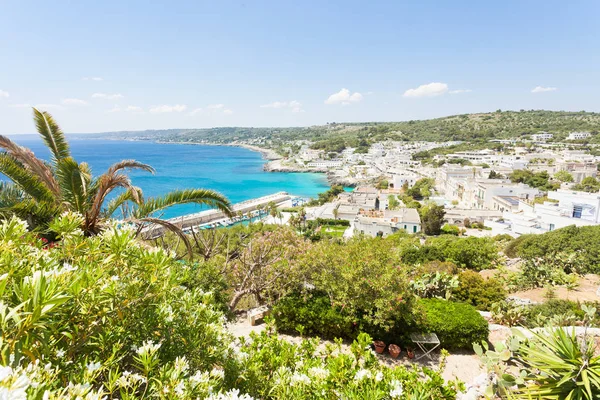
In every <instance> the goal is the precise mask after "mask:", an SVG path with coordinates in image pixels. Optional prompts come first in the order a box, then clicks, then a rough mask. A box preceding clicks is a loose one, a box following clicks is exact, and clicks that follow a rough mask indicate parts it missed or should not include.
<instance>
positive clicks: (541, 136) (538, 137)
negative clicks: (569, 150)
mask: <svg viewBox="0 0 600 400" xmlns="http://www.w3.org/2000/svg"><path fill="white" fill-rule="evenodd" d="M553 137H554V135H553V134H551V133H548V132H540V133H536V134H534V135H531V139H532V140H533V141H535V142H545V141H546V140H550V139H552V138H553Z"/></svg>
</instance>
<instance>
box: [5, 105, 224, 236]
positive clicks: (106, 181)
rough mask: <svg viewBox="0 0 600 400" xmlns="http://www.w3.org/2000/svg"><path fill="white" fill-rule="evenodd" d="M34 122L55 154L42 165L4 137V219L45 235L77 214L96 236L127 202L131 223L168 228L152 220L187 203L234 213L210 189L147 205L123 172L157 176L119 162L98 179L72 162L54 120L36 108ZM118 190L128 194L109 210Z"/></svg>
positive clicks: (171, 195) (181, 193)
mask: <svg viewBox="0 0 600 400" xmlns="http://www.w3.org/2000/svg"><path fill="white" fill-rule="evenodd" d="M33 117H34V121H35V124H36V127H37V131H38V133H39V134H40V136H41V138H42V140H43V142H44V144H45V145H46V146H47V147H48V148H49V150H50V154H51V160H50V162H46V161H44V160H41V159H39V158H37V157H36V156H35V155H34V154H33V152H32V151H31V150H30V149H27V148H25V147H21V146H19V145H17V144H16V143H14V142H13V141H12V140H10V139H9V138H7V137H5V136H0V149H3V150H4V152H1V153H0V173H2V174H4V175H6V176H7V177H8V178H9V179H10V180H11V183H5V184H3V185H2V186H0V216H4V217H6V216H8V215H18V216H20V217H21V218H26V219H27V221H28V222H29V223H30V225H33V226H34V227H38V228H39V229H40V230H44V229H46V228H47V224H48V223H49V222H50V221H51V220H52V218H53V217H55V216H56V215H58V214H60V213H62V212H64V211H74V212H77V213H79V214H81V215H82V216H83V217H84V222H83V226H82V227H81V229H82V230H83V231H84V232H85V233H86V234H87V235H93V234H96V233H98V232H99V231H100V230H101V229H102V224H103V222H104V221H105V220H106V218H107V217H110V215H112V213H113V212H114V211H115V210H116V208H117V207H118V206H119V205H121V204H123V203H124V202H125V201H131V202H132V203H134V204H135V205H136V209H135V212H134V213H133V214H132V215H131V216H130V217H132V218H135V219H138V220H142V221H146V222H151V223H161V224H164V223H163V222H162V221H160V220H158V219H157V218H153V214H154V213H155V212H157V211H159V210H162V209H164V208H167V207H170V206H173V205H177V204H182V203H198V204H204V205H208V206H210V207H215V208H218V209H220V210H221V211H223V212H225V213H226V214H230V213H231V206H230V203H229V201H228V200H227V198H226V197H225V196H223V195H221V194H220V193H218V192H215V191H212V190H207V189H188V190H180V191H174V192H171V193H167V194H166V195H164V196H162V197H159V198H150V199H146V200H144V198H143V194H142V190H141V189H140V188H138V187H136V186H134V185H133V184H132V182H131V180H130V179H129V176H127V175H126V174H125V173H124V172H125V171H126V170H128V169H138V170H143V171H147V172H150V173H154V169H153V168H152V167H151V166H149V165H147V164H143V163H141V162H138V161H135V160H123V161H120V162H117V163H115V164H113V165H112V166H111V167H109V168H108V170H107V171H106V172H105V173H103V174H102V175H100V176H98V177H93V176H92V171H91V168H90V167H89V165H88V164H87V163H85V162H82V163H78V162H77V161H75V159H74V158H73V157H72V156H71V152H70V149H69V144H68V142H67V140H66V138H65V135H64V133H63V132H62V130H61V129H60V127H59V126H58V124H57V123H56V122H55V120H54V119H53V118H52V116H51V115H50V114H49V113H47V112H44V111H39V110H37V109H36V108H34V109H33ZM119 188H121V189H124V190H125V192H124V193H123V194H122V195H120V196H118V197H117V198H116V199H115V201H113V202H111V204H110V205H109V206H108V207H105V202H106V200H107V198H108V196H109V195H110V193H111V192H113V191H114V190H115V189H119ZM174 228H176V227H174V226H170V229H174Z"/></svg>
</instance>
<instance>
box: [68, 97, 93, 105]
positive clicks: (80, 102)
mask: <svg viewBox="0 0 600 400" xmlns="http://www.w3.org/2000/svg"><path fill="white" fill-rule="evenodd" d="M61 103H62V104H63V105H65V106H86V105H87V104H88V102H87V101H85V100H81V99H72V98H71V99H63V100H62V102H61Z"/></svg>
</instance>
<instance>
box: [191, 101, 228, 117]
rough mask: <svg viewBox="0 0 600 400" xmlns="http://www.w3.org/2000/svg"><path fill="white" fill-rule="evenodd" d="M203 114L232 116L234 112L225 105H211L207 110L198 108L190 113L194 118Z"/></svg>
mask: <svg viewBox="0 0 600 400" xmlns="http://www.w3.org/2000/svg"><path fill="white" fill-rule="evenodd" d="M198 114H203V115H231V114H233V110H231V109H229V108H226V107H225V104H209V105H208V106H206V108H202V107H198V108H194V109H193V110H192V111H190V112H189V113H188V115H189V116H191V117H193V116H194V115H198Z"/></svg>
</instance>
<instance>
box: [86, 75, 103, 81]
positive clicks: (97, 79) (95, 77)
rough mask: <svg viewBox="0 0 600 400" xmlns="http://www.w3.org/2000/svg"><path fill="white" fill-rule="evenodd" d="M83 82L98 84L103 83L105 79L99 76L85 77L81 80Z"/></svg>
mask: <svg viewBox="0 0 600 400" xmlns="http://www.w3.org/2000/svg"><path fill="white" fill-rule="evenodd" d="M81 80H82V81H96V82H100V81H103V80H104V79H102V78H100V77H99V76H85V77H83V78H81Z"/></svg>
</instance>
